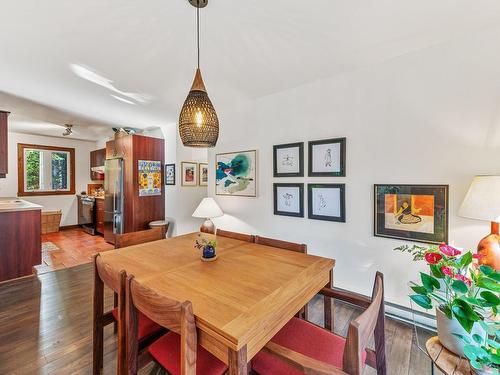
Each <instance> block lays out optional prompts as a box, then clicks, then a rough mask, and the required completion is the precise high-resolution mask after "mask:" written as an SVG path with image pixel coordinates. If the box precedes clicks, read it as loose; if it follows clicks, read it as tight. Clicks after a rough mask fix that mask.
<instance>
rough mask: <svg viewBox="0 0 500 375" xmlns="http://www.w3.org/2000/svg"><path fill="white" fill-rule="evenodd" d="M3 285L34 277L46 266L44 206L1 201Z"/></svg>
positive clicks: (10, 200)
mask: <svg viewBox="0 0 500 375" xmlns="http://www.w3.org/2000/svg"><path fill="white" fill-rule="evenodd" d="M0 202H1V203H2V204H0V228H1V230H0V244H1V246H0V282H2V281H6V280H11V279H16V278H18V277H25V276H31V275H33V266H36V265H39V264H41V263H42V248H41V247H42V244H41V239H42V234H41V231H42V225H41V212H42V211H41V210H42V206H39V205H36V204H33V203H30V202H26V201H22V200H20V199H17V198H0Z"/></svg>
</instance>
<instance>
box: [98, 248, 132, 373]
mask: <svg viewBox="0 0 500 375" xmlns="http://www.w3.org/2000/svg"><path fill="white" fill-rule="evenodd" d="M126 282H127V274H126V272H125V270H119V271H117V270H114V269H112V268H111V267H110V266H109V265H108V264H106V263H105V262H103V260H102V257H101V255H100V254H99V253H97V254H96V255H95V256H94V302H93V310H94V312H93V344H92V350H93V369H92V373H93V374H94V375H97V374H101V373H102V367H103V364H104V361H103V356H104V355H103V350H104V326H106V325H108V324H111V323H114V325H115V326H114V331H115V333H117V334H118V349H117V351H118V353H117V373H118V374H121V373H123V371H124V369H123V364H122V361H121V360H120V359H121V358H125V354H126V352H125V309H124V308H121V306H124V305H125V286H126ZM104 285H106V286H107V287H108V288H110V289H112V290H113V292H114V307H118V316H119V319H118V322H116V321H115V320H114V318H113V315H112V313H111V311H108V312H104Z"/></svg>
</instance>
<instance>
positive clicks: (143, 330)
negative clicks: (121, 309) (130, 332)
mask: <svg viewBox="0 0 500 375" xmlns="http://www.w3.org/2000/svg"><path fill="white" fill-rule="evenodd" d="M111 313H112V314H113V317H114V318H115V320H116V321H118V308H115V309H113V311H111ZM160 329H161V326H160V325H158V324H156V323H155V322H153V321H152V320H151V319H149V318H148V317H147V316H146V315H144V314H143V313H141V312H140V311H139V327H138V329H137V337H138V339H139V341H140V340H142V339H144V338H146V337H148V336H149V335H151V334H152V333H155V332H157V331H159V330H160Z"/></svg>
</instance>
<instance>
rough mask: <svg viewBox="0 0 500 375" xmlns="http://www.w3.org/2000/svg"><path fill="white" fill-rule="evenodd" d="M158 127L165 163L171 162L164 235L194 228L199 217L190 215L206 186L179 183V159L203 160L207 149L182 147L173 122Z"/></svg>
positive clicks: (203, 193)
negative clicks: (167, 223) (167, 225)
mask: <svg viewBox="0 0 500 375" xmlns="http://www.w3.org/2000/svg"><path fill="white" fill-rule="evenodd" d="M161 131H162V132H163V137H164V139H165V163H166V164H172V163H175V179H176V181H175V185H167V186H165V215H166V216H167V218H168V220H169V221H170V228H169V233H168V235H169V236H178V235H181V234H185V233H190V232H196V231H198V230H199V228H200V225H201V224H202V222H203V220H202V219H196V218H193V217H192V216H191V215H192V214H193V212H194V210H195V209H196V207H197V206H198V204H199V203H200V201H201V200H202V199H203V198H204V197H206V196H207V187H200V186H197V187H188V186H182V185H181V182H182V179H181V172H182V170H181V162H183V161H191V162H197V163H206V161H207V150H206V149H200V148H189V147H184V146H183V145H182V141H181V139H180V137H179V131H178V130H177V125H176V124H169V125H165V126H162V127H161Z"/></svg>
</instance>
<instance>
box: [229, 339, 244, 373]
mask: <svg viewBox="0 0 500 375" xmlns="http://www.w3.org/2000/svg"><path fill="white" fill-rule="evenodd" d="M228 362H229V363H228V365H229V375H247V374H248V364H247V347H246V345H245V346H244V347H243V348H241V349H240V350H237V351H236V350H233V349H228Z"/></svg>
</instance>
